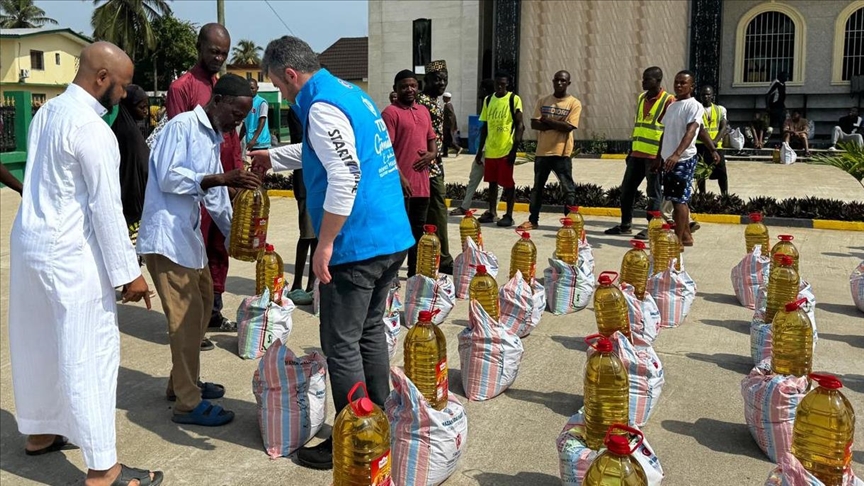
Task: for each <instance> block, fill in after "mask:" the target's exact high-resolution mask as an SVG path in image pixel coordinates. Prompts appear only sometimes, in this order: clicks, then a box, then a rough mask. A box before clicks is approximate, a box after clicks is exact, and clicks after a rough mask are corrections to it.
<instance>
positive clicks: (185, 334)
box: [144, 254, 213, 412]
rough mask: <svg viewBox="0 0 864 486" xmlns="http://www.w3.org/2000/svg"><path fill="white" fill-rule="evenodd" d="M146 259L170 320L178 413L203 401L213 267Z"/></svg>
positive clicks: (161, 258)
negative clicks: (200, 379) (203, 354)
mask: <svg viewBox="0 0 864 486" xmlns="http://www.w3.org/2000/svg"><path fill="white" fill-rule="evenodd" d="M144 261H145V263H146V264H147V269H148V270H149V271H150V276H151V277H152V278H153V286H154V287H156V293H157V294H158V295H159V299H160V300H161V301H162V310H163V311H164V312H165V317H166V318H167V319H168V341H169V343H170V345H171V364H172V367H171V377H170V378H169V379H168V391H167V392H168V395H172V394H174V395H176V396H177V403H176V405H175V406H174V411H175V412H189V411H191V410H193V409H194V408H195V407H197V406H198V404H200V403H201V389H200V388H198V377H199V376H200V372H201V340H202V339H203V338H204V333H205V332H206V331H207V325H208V323H209V322H210V311H211V310H212V309H213V279H212V278H211V277H210V269H209V268H207V267H204V268H202V269H194V268H186V267H183V266H180V265H178V264H176V263H174V262H173V261H171V260H170V259H169V258H167V257H165V256H162V255H156V254H150V255H144Z"/></svg>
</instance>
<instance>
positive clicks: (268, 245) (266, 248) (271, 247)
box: [264, 243, 276, 251]
mask: <svg viewBox="0 0 864 486" xmlns="http://www.w3.org/2000/svg"><path fill="white" fill-rule="evenodd" d="M264 249H265V250H267V251H276V250H274V249H273V245H271V244H270V243H267V246H266V247H264Z"/></svg>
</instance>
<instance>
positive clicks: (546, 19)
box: [369, 0, 864, 140]
mask: <svg viewBox="0 0 864 486" xmlns="http://www.w3.org/2000/svg"><path fill="white" fill-rule="evenodd" d="M418 59H420V60H426V59H429V60H435V59H445V60H446V61H447V63H448V67H449V71H450V86H449V87H448V91H451V92H452V93H453V96H454V102H455V105H456V110H457V115H458V116H459V120H460V123H463V124H467V121H468V116H469V115H474V114H477V113H478V111H479V108H480V101H479V97H478V90H479V85H480V83H481V81H482V80H484V79H486V78H490V77H492V75H493V74H494V72H495V71H496V70H499V69H503V70H507V71H508V72H510V73H511V75H512V77H513V80H514V86H513V87H514V89H515V91H516V92H517V93H519V94H520V96H521V97H522V99H523V102H524V104H525V111H526V112H530V111H533V108H534V105H535V102H536V100H537V99H538V98H539V97H540V96H542V95H544V94H548V93H550V92H551V90H552V86H551V79H552V76H553V74H554V73H555V72H556V71H558V70H560V69H565V70H568V71H569V72H570V73H571V77H572V85H571V88H570V92H571V93H572V94H573V95H574V96H576V97H577V98H579V99H580V100H581V101H582V104H583V118H582V124H581V126H580V127H579V128H580V129H579V130H578V131H577V133H576V136H577V137H578V138H581V139H589V138H592V137H597V138H605V139H609V140H626V139H628V138H629V137H630V132H631V130H632V123H633V116H634V110H635V101H636V97H637V96H638V94H639V92H640V91H641V87H640V80H641V73H642V71H643V70H644V69H645V68H647V67H649V66H659V67H661V68H662V69H663V71H664V73H665V75H666V77H665V80H664V84H665V85H666V87H667V88H668V89H669V90H670V91H671V88H672V78H673V77H674V75H675V73H676V72H678V71H679V70H682V69H690V70H692V71H694V72H695V73H696V77H697V82H698V83H700V84H711V85H714V86H715V88H716V90H717V92H718V98H719V101H720V102H721V103H722V104H724V105H726V106H727V107H728V108H729V110H730V114H729V116H730V120H731V121H732V122H733V123H734V124H743V123H746V122H747V121H749V120H750V118H751V117H752V116H753V112H754V111H757V110H762V109H764V103H765V102H764V94H765V92H766V91H767V89H768V86H769V84H770V82H771V80H772V79H773V78H774V77H776V75H777V74H778V73H779V72H780V71H788V72H789V75H790V82H789V83H788V93H789V96H788V98H787V103H786V105H787V107H789V108H790V109H801V110H802V111H803V112H804V114H805V116H809V117H810V118H812V119H814V120H816V122H817V125H816V126H817V133H821V134H823V135H824V134H825V133H827V132H828V131H830V126H829V125H831V124H833V123H836V119H837V118H839V116H841V115H842V114H844V112H845V111H846V110H848V108H849V107H850V106H851V105H855V106H857V105H858V104H859V102H860V100H859V99H858V97H857V95H855V93H854V92H853V89H852V86H853V85H857V84H856V83H855V82H853V78H854V77H855V76H861V75H862V74H864V0H853V1H849V0H819V1H817V2H814V1H812V0H782V1H778V0H770V1H764V0H579V1H572V0H571V1H568V0H455V1H428V2H415V1H409V0H386V1H384V0H370V1H369V92H370V94H371V95H372V97H373V98H374V99H375V100H376V101H377V102H378V103H379V105H381V106H383V104H386V103H387V94H388V93H389V92H390V90H391V86H392V79H393V76H394V75H395V73H397V72H398V71H400V70H402V69H406V68H411V67H415V70H416V68H418V67H420V64H422V63H419V62H418ZM417 72H418V74H422V72H420V71H417ZM769 78H770V79H769ZM530 114H531V113H528V115H529V116H530ZM463 134H466V132H464V131H463ZM534 137H535V134H534V133H532V131H531V130H528V131H526V138H529V139H530V138H534Z"/></svg>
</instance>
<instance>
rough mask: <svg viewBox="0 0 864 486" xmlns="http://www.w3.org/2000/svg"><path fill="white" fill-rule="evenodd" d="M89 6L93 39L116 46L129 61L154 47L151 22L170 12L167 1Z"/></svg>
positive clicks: (117, 0) (109, 0)
mask: <svg viewBox="0 0 864 486" xmlns="http://www.w3.org/2000/svg"><path fill="white" fill-rule="evenodd" d="M100 4H101V5H100ZM93 5H94V6H96V9H95V10H93V17H91V19H90V25H91V26H93V37H95V38H96V39H99V40H106V41H108V42H111V43H114V44H116V45H117V46H118V47H120V48H121V49H123V50H124V51H126V54H129V57H131V58H132V60H133V61H137V60H139V59H142V58H144V57H146V56H147V55H148V54H149V53H150V52H152V51H153V50H154V49H155V48H156V36H155V35H154V33H153V26H152V24H151V23H152V22H153V21H154V20H156V19H158V18H159V17H162V16H163V15H167V14H169V13H171V7H170V6H169V5H168V0H93Z"/></svg>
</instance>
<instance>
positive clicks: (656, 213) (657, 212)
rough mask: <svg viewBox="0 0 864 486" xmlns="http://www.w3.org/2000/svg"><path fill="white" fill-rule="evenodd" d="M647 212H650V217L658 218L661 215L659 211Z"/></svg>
mask: <svg viewBox="0 0 864 486" xmlns="http://www.w3.org/2000/svg"><path fill="white" fill-rule="evenodd" d="M648 214H650V215H651V217H652V218H660V217H662V216H663V213H662V212H660V211H648Z"/></svg>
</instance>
